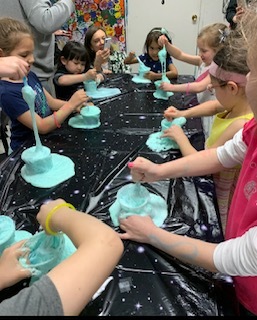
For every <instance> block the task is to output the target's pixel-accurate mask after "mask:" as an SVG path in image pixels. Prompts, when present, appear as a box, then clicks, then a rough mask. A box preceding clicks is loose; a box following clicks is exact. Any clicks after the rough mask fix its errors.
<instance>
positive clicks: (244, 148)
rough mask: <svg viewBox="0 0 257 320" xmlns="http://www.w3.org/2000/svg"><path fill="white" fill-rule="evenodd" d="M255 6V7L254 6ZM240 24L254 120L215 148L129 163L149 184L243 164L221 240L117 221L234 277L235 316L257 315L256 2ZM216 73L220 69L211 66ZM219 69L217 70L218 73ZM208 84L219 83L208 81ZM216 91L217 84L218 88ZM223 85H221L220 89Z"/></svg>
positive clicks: (133, 233) (136, 220) (134, 219)
mask: <svg viewBox="0 0 257 320" xmlns="http://www.w3.org/2000/svg"><path fill="white" fill-rule="evenodd" d="M253 9H254V10H253ZM241 24H242V26H243V31H244V34H245V36H246V38H247V43H246V44H244V45H245V46H247V48H248V53H247V64H248V67H249V69H250V72H249V73H248V75H247V83H246V87H245V92H246V96H247V99H248V102H249V104H250V106H251V109H252V111H253V114H254V118H252V119H251V120H249V121H248V122H247V123H246V124H245V125H244V128H243V129H240V130H239V131H238V132H237V133H236V134H235V136H234V137H233V139H231V140H229V141H227V142H226V143H225V144H224V145H222V146H219V147H217V148H211V149H207V150H202V151H200V152H196V153H194V154H191V155H188V156H186V157H182V158H180V159H177V160H173V161H170V162H165V163H162V164H156V163H153V162H151V161H149V160H147V159H145V158H143V157H138V158H137V159H135V161H134V162H132V163H129V167H130V168H131V174H132V178H133V180H134V181H141V182H153V181H158V180H162V179H165V178H177V177H185V176H187V177H190V176H201V175H206V174H211V173H214V172H220V171H222V170H224V169H226V168H233V167H234V166H235V165H238V164H241V165H242V168H241V171H240V175H239V178H238V181H237V185H236V190H235V193H234V195H233V199H232V202H231V205H230V208H229V214H228V221H227V226H226V232H225V241H223V242H221V243H218V244H217V243H210V242H205V241H202V240H199V239H194V238H192V237H189V236H187V237H185V236H181V235H178V234H175V233H172V232H170V231H166V230H164V229H162V228H158V227H156V225H155V224H154V223H153V221H152V219H151V217H150V216H145V217H143V216H139V215H132V216H129V217H127V218H125V219H120V221H119V222H120V227H121V229H122V230H124V231H125V233H122V234H120V237H121V238H122V239H124V240H127V239H131V240H133V241H138V242H141V243H147V244H149V245H151V246H154V247H156V248H158V249H159V250H162V251H163V252H165V253H167V254H169V255H171V256H173V257H175V258H177V259H180V260H181V261H183V262H184V263H188V264H194V265H196V266H199V267H201V268H205V269H207V270H209V271H211V272H220V273H223V274H228V275H231V276H233V282H234V287H235V291H236V296H237V299H238V315H240V316H249V315H255V316H256V315H257V304H256V301H257V290H256V288H257V246H256V239H257V215H256V203H257V192H256V188H257V174H256V164H257V122H256V121H257V90H256V84H257V33H256V29H257V4H256V2H251V6H250V7H247V8H246V10H245V13H244V15H243V17H242V19H241V21H240V24H239V25H238V26H237V28H238V27H240V25H241ZM212 72H215V75H216V77H217V78H218V75H220V76H221V74H222V73H223V69H222V68H220V67H218V66H215V65H214V68H213V71H212ZM219 72H220V73H219ZM212 84H213V85H215V84H217V83H216V81H215V80H214V79H212ZM217 89H219V88H218V87H217V88H216V90H217ZM220 89H221V88H220Z"/></svg>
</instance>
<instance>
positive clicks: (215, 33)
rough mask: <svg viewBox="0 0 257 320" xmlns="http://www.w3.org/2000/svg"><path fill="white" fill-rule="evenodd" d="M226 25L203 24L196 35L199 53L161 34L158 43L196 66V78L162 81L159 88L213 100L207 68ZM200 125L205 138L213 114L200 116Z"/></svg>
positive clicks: (208, 133) (226, 29) (226, 30)
mask: <svg viewBox="0 0 257 320" xmlns="http://www.w3.org/2000/svg"><path fill="white" fill-rule="evenodd" d="M227 32H228V27H227V26H226V25H225V24H224V23H213V24H210V25H208V26H205V27H204V28H203V29H202V30H201V31H200V32H199V34H198V36H197V47H198V50H199V54H197V55H192V54H188V53H185V52H183V51H182V50H181V49H179V48H178V47H176V46H174V45H173V44H172V43H170V42H169V41H167V38H166V37H165V36H161V37H160V38H159V40H158V43H159V45H165V47H166V50H167V52H169V54H170V55H171V56H172V57H173V58H175V59H177V60H180V61H184V62H186V63H189V64H192V65H194V66H197V67H198V74H197V78H196V80H195V81H194V82H190V83H183V84H169V83H167V82H162V83H161V85H160V89H162V90H164V91H172V92H185V93H186V94H188V93H190V92H192V93H196V94H197V99H198V103H203V102H205V101H209V100H215V99H216V97H215V94H214V93H213V92H210V91H209V90H208V89H207V86H208V84H210V83H211V79H210V76H209V72H208V69H209V67H210V65H211V62H212V60H213V57H214V55H215V54H216V52H217V51H218V50H219V49H221V48H222V46H223V41H224V39H225V35H226V34H227ZM201 120H202V126H203V130H204V136H205V139H207V138H208V137H209V135H210V129H211V126H212V122H213V116H209V117H202V119H201Z"/></svg>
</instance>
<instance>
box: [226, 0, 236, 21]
mask: <svg viewBox="0 0 257 320" xmlns="http://www.w3.org/2000/svg"><path fill="white" fill-rule="evenodd" d="M236 7H237V0H230V1H229V5H228V7H227V10H226V20H227V22H229V23H230V24H233V23H234V21H233V18H234V16H235V14H236Z"/></svg>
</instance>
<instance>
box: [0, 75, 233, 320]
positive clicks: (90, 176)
mask: <svg viewBox="0 0 257 320" xmlns="http://www.w3.org/2000/svg"><path fill="white" fill-rule="evenodd" d="M132 77H133V75H131V74H115V75H110V76H109V77H108V80H107V81H106V83H104V84H102V86H107V87H109V88H119V89H120V91H121V93H120V94H119V95H117V96H114V97H110V98H106V99H104V98H103V99H98V100H95V99H94V100H93V102H94V104H95V105H97V106H98V107H99V108H101V126H100V127H99V128H95V129H78V128H72V127H70V126H69V125H68V119H67V121H66V122H65V123H64V124H63V125H62V127H61V128H60V129H56V130H54V131H53V132H52V133H49V134H47V135H41V136H40V139H41V141H42V144H43V145H44V146H47V147H49V148H50V149H51V152H54V153H58V154H61V155H65V156H68V157H70V159H71V160H72V161H73V162H74V163H75V176H73V177H71V178H70V179H68V180H66V181H64V182H63V183H60V184H59V185H57V186H55V187H52V188H46V189H43V188H37V187H33V186H32V185H31V184H29V183H26V182H25V181H24V180H23V178H22V176H21V173H20V171H21V168H22V166H23V165H24V163H23V161H22V160H21V153H22V152H23V151H24V149H26V148H28V147H31V146H33V145H34V144H35V142H34V141H26V143H25V144H24V146H23V147H21V148H20V149H19V150H17V151H16V152H14V153H12V154H11V155H10V156H9V157H8V158H7V159H6V160H4V161H3V162H2V163H1V164H0V174H1V179H0V210H1V214H3V215H7V216H10V217H11V218H12V219H13V220H14V221H15V224H16V229H18V230H27V231H29V232H31V233H32V234H34V233H35V232H36V231H38V227H39V226H38V223H37V221H36V218H35V217H36V214H37V212H38V209H39V207H40V205H41V204H42V203H43V202H44V201H46V200H48V199H57V198H59V197H60V198H63V199H65V200H66V201H67V202H70V203H72V204H73V205H74V206H75V207H76V209H78V210H81V211H83V212H90V214H92V215H93V216H95V217H97V218H99V219H101V220H102V221H103V222H104V223H106V224H108V225H110V226H111V227H112V228H113V229H115V230H116V231H118V232H121V230H120V229H119V227H114V225H113V224H112V220H111V218H110V213H109V207H110V206H111V205H112V204H113V203H114V201H115V200H116V194H117V191H118V190H119V189H120V188H121V187H122V186H124V185H125V184H127V183H131V182H132V180H131V176H130V172H129V169H128V168H127V164H128V162H129V161H133V159H135V158H136V157H137V156H139V155H141V156H144V157H146V158H148V159H150V160H152V161H155V162H156V163H162V162H166V161H170V160H174V159H176V158H178V157H181V153H180V152H179V150H177V149H172V150H169V151H165V152H159V153H158V152H153V151H151V150H150V149H149V148H148V147H147V145H146V141H147V139H148V137H149V135H150V134H151V133H153V132H158V131H160V129H161V120H162V119H163V112H164V110H165V109H166V108H167V107H168V106H170V105H174V106H175V107H177V108H179V109H183V108H188V107H191V106H194V105H196V104H197V98H196V95H195V94H188V95H185V94H182V93H175V94H174V95H173V96H171V97H169V99H168V100H167V101H166V100H163V99H156V98H155V97H154V96H153V93H154V91H155V86H154V84H153V83H150V84H136V83H134V82H133V81H131V79H132ZM191 81H194V78H193V77H192V76H187V75H185V76H179V78H178V79H177V81H173V82H174V83H185V82H191ZM184 130H185V132H186V134H187V135H188V137H189V138H190V140H191V143H192V144H193V145H194V146H195V147H196V148H197V149H198V150H200V149H203V148H204V137H203V133H202V127H201V120H200V118H195V119H191V118H190V119H187V122H186V124H185V126H184ZM143 185H144V186H145V187H146V188H147V189H148V190H149V191H150V192H152V193H154V194H156V195H160V196H162V197H163V198H164V199H165V201H166V202H167V206H168V217H167V218H166V220H165V221H164V225H163V228H165V229H166V230H168V231H170V232H175V233H178V234H183V235H187V236H191V237H195V238H199V239H203V240H205V241H210V242H220V241H222V240H223V235H222V231H221V226H220V222H219V218H218V209H217V203H216V198H215V190H214V186H213V181H212V177H211V176H204V177H194V178H192V177H185V178H178V179H171V180H168V179H166V180H163V181H158V182H155V183H151V184H148V183H144V184H143ZM124 245H125V250H124V254H123V256H122V258H121V260H120V262H119V263H118V265H117V266H116V268H115V269H114V271H113V273H112V274H111V276H110V278H109V280H108V281H107V282H108V283H107V284H106V286H105V287H104V288H102V290H100V293H99V294H98V295H96V296H94V299H93V300H92V301H91V302H90V303H89V304H88V305H87V306H86V307H85V309H84V310H83V312H82V313H81V315H84V316H90V315H94V316H96V315H102V316H220V315H234V314H235V297H234V290H233V283H232V281H231V278H230V277H227V276H226V275H219V274H213V273H210V272H207V271H205V270H203V269H201V268H197V267H194V266H191V265H186V264H183V263H181V262H180V261H178V260H177V259H174V258H172V257H170V256H168V255H167V254H164V253H163V252H160V251H159V250H157V249H155V248H153V247H151V246H149V245H144V244H139V243H135V242H133V241H125V242H124ZM24 285H26V281H23V282H22V283H19V284H17V285H16V286H13V287H11V288H8V289H5V290H3V291H2V292H0V299H1V300H2V299H4V298H6V297H9V296H11V295H13V294H14V293H16V292H18V291H19V290H20V289H21V288H22V287H23V286H24Z"/></svg>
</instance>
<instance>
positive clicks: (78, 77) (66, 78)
mask: <svg viewBox="0 0 257 320" xmlns="http://www.w3.org/2000/svg"><path fill="white" fill-rule="evenodd" d="M86 80H96V81H97V82H98V83H99V82H101V81H103V76H102V75H101V74H98V75H97V73H96V70H95V69H90V66H89V57H88V53H87V51H86V48H85V47H84V46H83V44H81V43H79V42H76V41H68V42H67V43H66V44H65V46H64V47H63V49H62V51H61V52H60V55H59V58H58V62H57V70H56V72H55V75H54V79H53V82H54V86H55V92H56V97H57V98H58V99H62V100H69V99H70V98H71V96H72V95H73V94H74V93H75V92H76V91H77V90H78V89H79V88H80V89H81V88H84V84H83V81H86Z"/></svg>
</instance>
